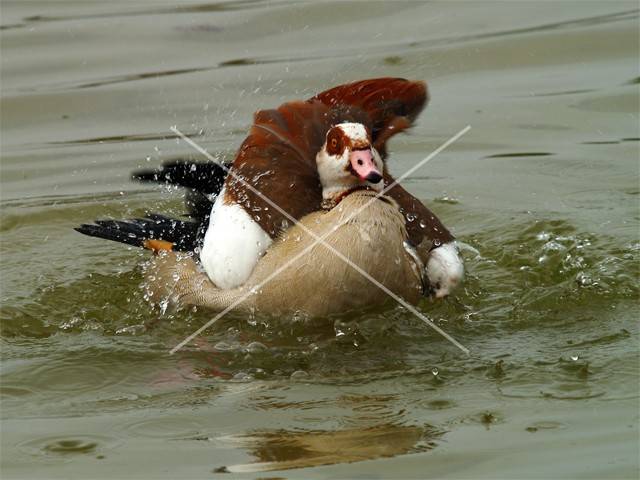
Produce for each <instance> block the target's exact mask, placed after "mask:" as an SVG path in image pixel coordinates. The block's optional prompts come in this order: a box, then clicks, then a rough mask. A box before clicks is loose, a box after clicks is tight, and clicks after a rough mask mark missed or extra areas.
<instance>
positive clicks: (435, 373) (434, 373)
mask: <svg viewBox="0 0 640 480" xmlns="http://www.w3.org/2000/svg"><path fill="white" fill-rule="evenodd" d="M431 373H433V376H434V377H437V376H438V373H439V372H438V369H437V368H436V367H433V369H432V370H431Z"/></svg>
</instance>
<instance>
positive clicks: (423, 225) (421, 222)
mask: <svg viewBox="0 0 640 480" xmlns="http://www.w3.org/2000/svg"><path fill="white" fill-rule="evenodd" d="M420 228H427V222H425V221H424V220H420Z"/></svg>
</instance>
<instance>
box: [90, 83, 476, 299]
mask: <svg viewBox="0 0 640 480" xmlns="http://www.w3.org/2000/svg"><path fill="white" fill-rule="evenodd" d="M427 97H428V96H427V89H426V85H425V84H424V83H422V82H411V81H408V80H404V79H397V78H379V79H373V80H363V81H359V82H355V83H351V84H346V85H341V86H338V87H335V88H332V89H330V90H327V91H325V92H322V93H320V94H318V95H316V96H314V97H312V98H310V99H308V100H306V101H297V102H290V103H285V104H284V105H282V106H280V107H279V108H278V109H275V110H262V111H259V112H257V113H256V114H255V118H254V124H253V125H252V127H251V129H250V132H249V136H248V137H247V138H246V139H245V141H244V142H243V144H242V146H241V147H240V149H239V151H238V154H237V156H236V158H235V160H234V161H233V164H232V166H231V171H232V172H233V173H234V175H226V168H224V167H221V166H219V165H217V164H215V163H196V162H180V161H178V162H172V163H168V164H165V165H164V166H163V167H162V168H161V169H159V170H154V171H140V172H136V173H134V175H133V178H135V179H137V180H140V181H153V182H161V183H170V184H176V185H181V186H184V187H187V188H189V189H190V193H189V195H188V196H187V206H188V207H189V210H190V214H191V216H192V217H193V218H194V219H195V221H188V222H185V221H178V220H175V219H169V218H167V217H163V216H161V215H155V214H154V215H150V216H148V217H147V218H145V219H136V220H134V221H130V222H118V221H97V222H96V225H82V226H81V227H79V228H78V230H79V231H80V232H82V233H85V234H88V235H92V236H97V237H102V238H108V239H111V240H117V241H120V242H125V243H130V244H134V245H143V244H145V242H146V240H148V239H150V238H155V239H163V240H167V241H169V242H170V243H171V244H172V245H171V246H170V247H171V248H173V249H174V250H186V251H189V250H195V251H196V252H197V253H199V258H200V261H201V263H202V265H203V266H204V269H205V271H206V272H207V274H208V276H209V278H210V279H211V281H213V282H214V283H215V284H216V285H217V286H218V287H220V288H234V287H237V286H239V285H241V284H243V283H244V282H246V280H247V279H248V278H249V276H250V274H251V272H252V271H253V269H254V267H255V265H256V264H257V262H258V260H259V258H260V257H261V256H262V255H263V254H264V252H265V251H266V250H267V248H268V247H269V246H270V245H271V244H272V243H273V241H274V239H276V238H277V237H278V236H279V235H280V234H281V233H283V232H284V231H286V230H287V228H289V226H290V222H289V220H288V218H287V216H285V215H283V214H282V213H281V212H279V211H278V210H276V209H274V208H272V207H271V206H270V205H268V204H267V203H266V202H265V200H264V199H263V198H261V196H260V195H258V194H257V193H256V192H255V191H252V190H251V189H250V188H247V185H246V183H248V184H249V185H251V186H252V187H254V188H255V189H257V190H259V191H260V192H263V193H264V194H265V195H266V196H268V198H269V199H271V200H272V201H273V202H274V203H275V204H277V205H279V206H281V208H282V209H283V210H284V211H285V212H286V213H287V214H288V215H289V216H291V217H293V218H294V219H300V218H302V217H303V216H304V215H306V214H309V213H311V212H314V211H318V210H320V209H321V208H322V204H323V196H322V188H321V185H320V181H319V177H318V169H317V166H316V162H315V155H316V153H317V152H318V151H319V150H320V148H321V146H322V144H323V142H324V140H325V136H326V133H327V132H328V131H329V129H330V128H331V127H332V126H333V125H336V124H338V123H345V122H353V123H359V124H362V125H364V126H365V128H366V129H367V130H368V131H369V132H370V135H371V141H372V146H373V147H374V148H375V150H377V152H379V154H380V157H381V158H382V159H385V158H386V156H387V149H386V142H387V140H389V138H391V137H392V136H393V135H394V134H396V133H398V132H400V131H403V130H405V129H407V128H408V127H410V126H411V124H412V122H413V121H414V120H415V118H416V117H417V115H418V114H419V113H420V112H421V111H422V109H423V108H424V106H425V104H426V102H427ZM382 175H383V178H384V184H385V185H390V184H391V183H393V178H392V177H391V175H390V174H389V172H388V171H387V167H386V165H385V166H384V168H383V171H382ZM238 178H242V179H243V180H244V181H239V180H238ZM216 194H217V197H216V199H215V202H214V203H213V204H212V203H211V201H210V198H211V196H212V195H216ZM388 195H389V196H390V197H391V198H393V199H394V200H395V201H396V202H397V203H398V205H399V206H400V209H401V211H402V212H403V213H404V214H405V216H406V218H407V221H406V228H407V233H408V238H409V243H410V244H412V245H413V246H416V247H417V246H419V245H421V244H422V243H423V241H424V240H425V239H426V240H427V241H428V244H429V245H433V246H434V247H437V248H434V249H433V251H432V252H431V254H430V256H429V259H428V262H427V267H426V270H427V277H428V279H429V283H430V285H431V289H432V293H433V294H434V295H435V296H436V297H442V296H445V295H447V294H448V293H449V292H450V290H451V289H452V288H453V287H454V286H455V285H456V284H457V283H458V282H459V281H460V280H461V278H462V275H463V266H462V261H461V260H460V257H459V255H458V253H457V248H456V247H455V243H454V237H453V235H451V233H450V232H449V231H448V230H447V229H446V228H445V227H444V225H442V223H441V222H440V221H439V219H438V218H437V217H436V216H435V215H434V214H433V213H432V212H431V211H430V210H429V209H427V208H426V207H425V206H424V205H423V204H422V203H421V202H420V201H419V200H418V199H417V198H415V197H413V196H412V195H411V194H409V193H408V192H407V191H406V190H404V189H403V188H402V187H401V186H400V185H396V186H394V187H393V188H392V189H390V190H389V192H388ZM324 200H325V201H326V199H324Z"/></svg>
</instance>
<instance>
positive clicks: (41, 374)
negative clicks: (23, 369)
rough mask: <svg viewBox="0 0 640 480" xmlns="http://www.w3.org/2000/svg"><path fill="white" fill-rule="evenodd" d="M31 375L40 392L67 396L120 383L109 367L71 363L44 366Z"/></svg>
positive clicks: (94, 390)
mask: <svg viewBox="0 0 640 480" xmlns="http://www.w3.org/2000/svg"><path fill="white" fill-rule="evenodd" d="M31 375H32V379H31V382H32V384H34V385H38V387H39V389H40V390H45V391H50V392H56V393H65V394H78V393H84V392H96V391H98V390H102V389H103V388H105V387H106V386H108V385H115V384H117V383H119V381H120V379H118V378H115V377H114V376H113V372H112V371H109V369H108V366H107V365H101V366H96V365H88V364H86V363H71V362H69V361H66V362H61V363H58V362H56V363H54V364H46V365H42V366H40V367H37V368H35V369H34V370H33V371H32V372H31Z"/></svg>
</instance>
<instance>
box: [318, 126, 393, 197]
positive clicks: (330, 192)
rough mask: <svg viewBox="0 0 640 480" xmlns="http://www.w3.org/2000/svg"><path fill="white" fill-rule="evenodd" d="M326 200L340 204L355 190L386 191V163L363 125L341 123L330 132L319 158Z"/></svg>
mask: <svg viewBox="0 0 640 480" xmlns="http://www.w3.org/2000/svg"><path fill="white" fill-rule="evenodd" d="M316 163H317V165H318V173H319V175H320V183H322V198H323V199H324V200H325V201H332V200H333V201H337V200H338V199H339V198H340V197H341V196H342V195H344V194H345V193H348V192H349V191H351V190H354V189H357V188H362V187H367V188H370V189H372V190H375V191H377V192H380V191H382V189H383V188H384V182H383V179H382V171H383V163H382V158H381V157H380V154H379V153H378V152H377V151H376V149H375V148H373V146H372V145H371V138H370V136H369V133H368V132H367V129H366V128H365V126H364V125H362V124H361V123H340V124H338V125H336V126H334V127H332V128H331V129H330V130H329V131H328V132H327V137H326V141H325V143H324V145H323V146H322V148H321V149H320V151H319V152H318V154H317V155H316Z"/></svg>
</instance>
